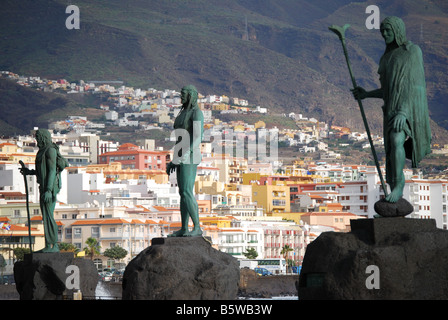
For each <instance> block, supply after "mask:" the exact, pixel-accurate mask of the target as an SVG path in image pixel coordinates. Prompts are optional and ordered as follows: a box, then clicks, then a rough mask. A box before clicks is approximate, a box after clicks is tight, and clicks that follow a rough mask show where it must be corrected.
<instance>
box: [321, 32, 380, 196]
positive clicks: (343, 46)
mask: <svg viewBox="0 0 448 320" xmlns="http://www.w3.org/2000/svg"><path fill="white" fill-rule="evenodd" d="M348 27H350V25H349V24H345V25H344V26H342V27H338V26H335V25H332V26H331V27H329V28H328V29H330V30H331V31H333V32H334V33H336V34H337V36H338V37H339V40H341V43H342V48H343V49H344V55H345V60H346V61H347V66H348V71H349V72H350V77H351V79H352V84H353V88H356V87H358V86H357V85H356V80H355V77H354V76H353V72H352V67H351V65H350V60H349V58H348V53H347V47H346V45H345V30H347V29H348ZM357 101H358V105H359V109H360V110H361V116H362V121H363V122H364V127H365V128H366V132H367V136H368V138H369V142H370V148H371V149H372V154H373V159H374V160H375V165H376V170H377V171H378V175H379V176H380V180H381V186H382V188H383V192H384V195H385V196H387V188H386V184H385V182H384V179H383V175H382V174H381V168H380V164H379V162H378V157H377V155H376V151H375V146H374V145H373V141H372V137H371V135H370V129H369V124H368V123H367V119H366V115H365V113H364V107H363V106H362V102H361V99H357Z"/></svg>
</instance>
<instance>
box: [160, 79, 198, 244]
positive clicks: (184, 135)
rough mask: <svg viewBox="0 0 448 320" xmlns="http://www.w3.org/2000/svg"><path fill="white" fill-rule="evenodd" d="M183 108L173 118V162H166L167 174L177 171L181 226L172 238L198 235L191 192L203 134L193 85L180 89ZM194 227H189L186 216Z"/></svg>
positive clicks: (193, 199) (196, 206) (194, 204)
mask: <svg viewBox="0 0 448 320" xmlns="http://www.w3.org/2000/svg"><path fill="white" fill-rule="evenodd" d="M181 101H182V109H181V111H180V112H179V114H178V116H177V117H176V119H175V121H174V129H175V133H176V137H177V138H176V146H175V148H174V156H173V161H172V162H170V163H168V165H167V168H166V173H167V174H168V175H169V174H170V173H172V172H174V171H176V177H177V186H178V188H179V195H180V213H181V220H182V227H181V229H180V230H178V231H176V232H174V233H172V234H171V235H169V236H171V237H185V236H201V235H202V230H201V227H200V224H199V211H198V204H197V201H196V199H195V197H194V194H193V189H194V182H195V179H196V169H197V166H198V164H199V163H200V162H201V150H200V144H201V142H202V137H203V134H204V116H203V114H202V111H201V109H200V108H199V106H198V102H197V101H198V92H197V90H196V88H195V87H194V86H192V85H188V86H185V87H183V88H182V90H181ZM190 218H191V220H192V221H193V229H192V230H191V231H190V230H189V228H188V222H189V219H190Z"/></svg>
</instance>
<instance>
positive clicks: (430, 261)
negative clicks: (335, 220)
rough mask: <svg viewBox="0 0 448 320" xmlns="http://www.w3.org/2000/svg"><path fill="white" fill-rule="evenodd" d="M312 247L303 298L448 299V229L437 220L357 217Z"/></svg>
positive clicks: (301, 288) (304, 274)
mask: <svg viewBox="0 0 448 320" xmlns="http://www.w3.org/2000/svg"><path fill="white" fill-rule="evenodd" d="M351 230H352V231H351V232H349V233H338V232H325V233H322V234H321V235H320V236H319V237H318V238H317V239H316V240H314V241H313V242H312V243H310V244H309V245H308V247H307V250H306V254H305V257H304V261H303V265H302V271H301V274H300V277H299V283H298V292H299V300H307V299H327V300H330V299H358V300H375V299H382V300H386V299H390V300H400V299H448V231H447V230H442V229H437V228H436V223H435V220H421V219H409V218H377V219H358V220H351Z"/></svg>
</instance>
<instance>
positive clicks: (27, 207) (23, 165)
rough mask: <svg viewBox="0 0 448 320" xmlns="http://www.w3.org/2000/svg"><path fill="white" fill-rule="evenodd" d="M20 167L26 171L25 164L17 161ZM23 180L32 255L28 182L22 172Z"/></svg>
mask: <svg viewBox="0 0 448 320" xmlns="http://www.w3.org/2000/svg"><path fill="white" fill-rule="evenodd" d="M19 163H20V165H21V166H22V169H23V170H24V169H26V167H25V164H24V163H23V161H22V160H20V161H19ZM22 175H23V180H24V181H25V194H26V213H27V216H28V237H29V239H30V253H31V254H32V253H33V247H32V242H31V218H30V205H29V199H28V181H27V180H26V174H25V173H24V172H22Z"/></svg>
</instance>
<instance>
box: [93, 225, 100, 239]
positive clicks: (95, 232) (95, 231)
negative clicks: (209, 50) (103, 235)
mask: <svg viewBox="0 0 448 320" xmlns="http://www.w3.org/2000/svg"><path fill="white" fill-rule="evenodd" d="M92 237H94V238H99V237H100V228H99V227H92Z"/></svg>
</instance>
